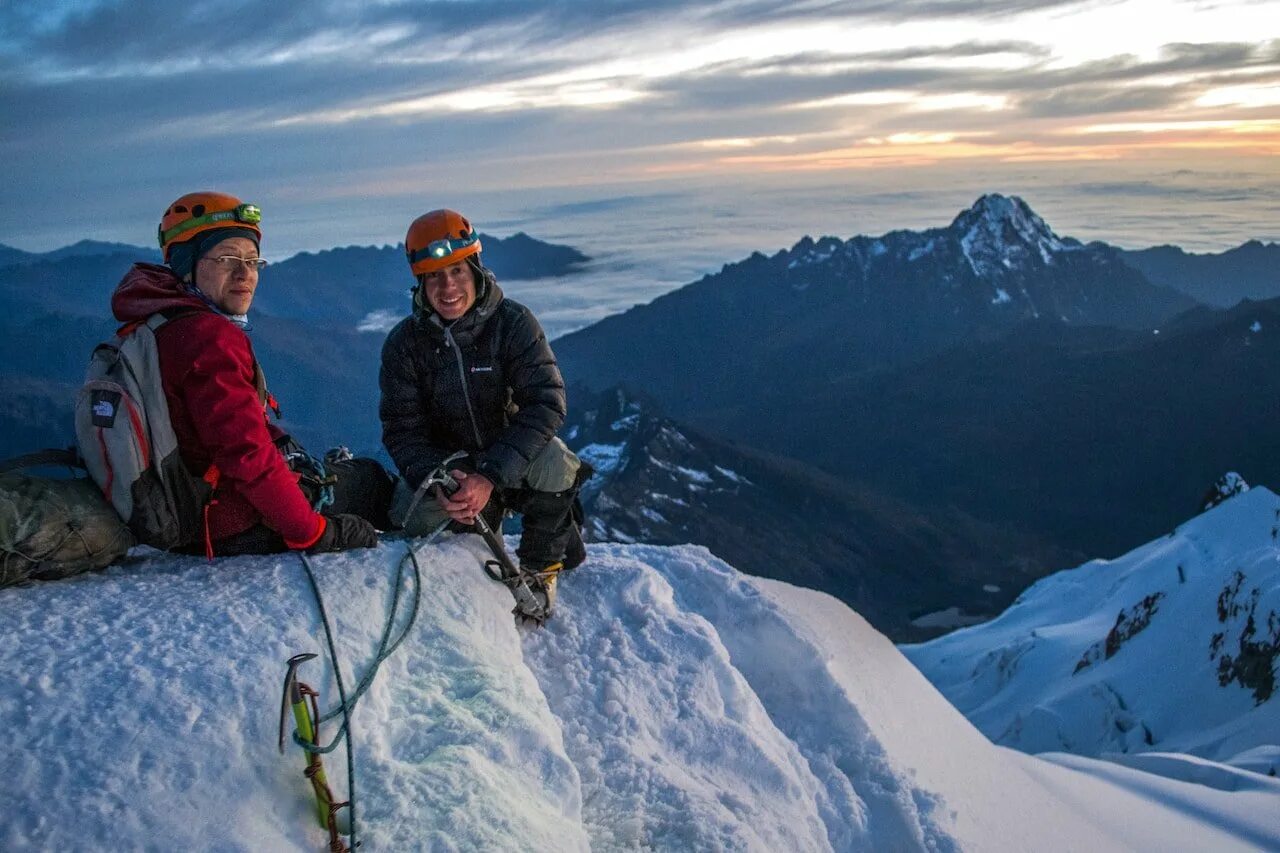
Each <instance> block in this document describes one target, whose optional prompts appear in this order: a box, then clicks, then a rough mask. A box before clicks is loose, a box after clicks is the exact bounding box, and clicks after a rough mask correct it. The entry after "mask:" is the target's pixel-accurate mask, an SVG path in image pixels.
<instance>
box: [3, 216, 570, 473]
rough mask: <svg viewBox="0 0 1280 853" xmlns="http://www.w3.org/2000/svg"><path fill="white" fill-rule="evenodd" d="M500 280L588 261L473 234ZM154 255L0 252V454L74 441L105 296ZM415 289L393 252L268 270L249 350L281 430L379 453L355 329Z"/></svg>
mask: <svg viewBox="0 0 1280 853" xmlns="http://www.w3.org/2000/svg"><path fill="white" fill-rule="evenodd" d="M481 239H482V240H483V243H484V259H485V263H486V264H488V265H489V266H490V267H491V268H493V269H494V271H495V273H497V274H498V275H499V277H500V279H504V280H506V279H510V280H518V279H522V278H533V277H541V276H545V275H571V274H573V273H574V272H575V271H577V270H578V269H579V268H580V267H581V265H582V264H583V263H585V262H586V260H587V258H586V256H585V255H583V254H582V253H580V252H578V251H577V250H576V249H573V248H571V247H568V246H558V245H554V244H551V243H545V242H542V241H539V240H535V239H533V238H531V237H529V236H527V235H525V234H516V235H513V236H511V237H507V238H505V239H503V238H497V237H492V236H488V235H482V237H481ZM139 260H145V261H151V262H158V261H159V254H158V253H157V252H155V251H154V250H149V249H143V248H139V247H134V246H127V245H124V244H119V243H101V242H95V241H89V240H83V241H81V242H79V243H76V244H75V245H73V246H67V247H65V248H63V249H59V250H57V251H54V252H48V253H42V254H36V253H30V252H21V251H19V250H16V249H10V248H9V247H4V246H0V365H3V366H2V367H0V382H2V383H3V385H0V388H3V389H4V391H5V393H6V396H7V399H8V404H7V405H6V406H5V409H4V411H2V412H0V455H4V456H9V455H14V454H17V453H22V452H26V451H28V450H32V449H35V448H36V447H43V446H50V445H54V446H57V445H62V446H65V445H66V444H67V443H69V442H70V441H71V440H72V437H71V415H70V412H71V406H72V402H73V399H74V391H75V389H77V388H78V387H79V384H80V382H81V380H82V379H83V377H84V368H85V365H86V363H87V362H88V358H89V353H90V352H91V351H92V349H93V347H94V346H95V345H96V344H97V343H98V342H99V341H101V340H103V339H104V338H106V337H108V336H110V335H111V334H112V332H113V331H114V329H115V326H116V324H115V322H114V320H113V319H112V318H111V316H110V296H111V292H112V290H113V289H114V288H115V286H116V284H117V283H118V282H119V281H120V278H121V277H122V276H123V275H124V273H125V272H127V271H128V269H129V267H130V266H131V265H132V264H133V263H134V262H135V261H139ZM412 284H413V279H412V277H411V276H410V274H409V271H408V267H407V265H406V263H405V260H404V250H403V248H402V247H397V246H385V247H382V248H376V247H349V248H343V249H331V250H329V251H325V252H320V253H317V254H310V253H303V254H300V255H296V256H294V257H292V258H290V259H288V260H285V261H282V262H280V263H278V264H273V265H272V266H271V267H270V268H269V278H268V280H267V281H266V282H264V284H263V286H262V288H261V289H260V290H259V291H258V295H257V298H256V299H255V301H254V309H253V320H252V323H253V332H252V337H253V341H254V348H255V350H256V351H257V353H258V357H259V360H260V361H261V362H262V364H263V367H264V370H265V371H266V374H267V378H268V381H269V382H270V384H271V388H272V391H273V392H274V393H275V394H276V396H277V397H278V398H279V399H280V400H281V402H282V405H283V408H284V412H285V416H286V425H287V426H288V427H289V428H290V429H291V430H292V431H294V432H295V433H296V434H297V435H298V436H299V438H301V439H302V440H303V441H304V442H306V443H307V444H309V445H310V446H314V447H318V448H320V449H323V448H325V447H328V446H330V445H332V444H335V443H339V442H341V443H345V444H348V445H350V446H351V447H352V448H353V449H357V450H360V451H363V452H368V453H376V452H380V450H381V429H380V427H379V425H378V419H377V405H378V362H379V358H380V353H381V348H382V337H383V335H382V333H381V332H375V333H368V332H360V331H359V330H358V324H359V323H360V322H361V321H362V320H363V319H364V318H365V317H366V316H368V315H369V314H370V313H376V312H378V311H383V312H385V313H386V314H387V315H388V316H395V317H401V316H404V315H405V314H407V313H408V312H409V307H410V306H409V300H408V291H409V287H410V286H411V285H412Z"/></svg>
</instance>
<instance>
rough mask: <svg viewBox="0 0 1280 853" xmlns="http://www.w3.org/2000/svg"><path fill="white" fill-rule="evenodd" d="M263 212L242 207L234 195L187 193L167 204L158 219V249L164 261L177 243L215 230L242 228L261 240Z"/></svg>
mask: <svg viewBox="0 0 1280 853" xmlns="http://www.w3.org/2000/svg"><path fill="white" fill-rule="evenodd" d="M261 221H262V211H261V210H259V209H258V206H257V205H254V204H245V203H244V202H242V201H240V199H238V198H236V197H235V196H233V195H227V194H226V193H214V192H195V193H187V194H186V195H184V196H183V197H182V198H180V199H178V200H177V201H175V202H174V203H173V204H171V205H169V207H168V209H167V210H165V212H164V216H162V217H161V218H160V228H159V229H158V230H159V238H160V248H161V249H162V250H163V251H164V259H165V262H166V263H168V261H169V254H170V250H171V249H172V248H173V246H174V245H175V244H177V243H185V242H186V241H188V240H190V239H191V238H192V237H194V236H195V235H197V234H200V233H202V232H205V231H213V230H214V229H217V228H244V229H246V230H248V231H252V232H253V233H254V234H256V235H258V239H259V240H261V239H262V229H261V228H259V227H258V223H259V222H261Z"/></svg>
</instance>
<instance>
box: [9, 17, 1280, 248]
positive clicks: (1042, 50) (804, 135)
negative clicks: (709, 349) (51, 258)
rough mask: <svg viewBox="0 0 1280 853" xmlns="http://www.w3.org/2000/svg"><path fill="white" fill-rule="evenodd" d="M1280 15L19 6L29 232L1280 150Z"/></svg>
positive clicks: (12, 43)
mask: <svg viewBox="0 0 1280 853" xmlns="http://www.w3.org/2000/svg"><path fill="white" fill-rule="evenodd" d="M1274 18H1275V15H1274V7H1273V6H1271V7H1269V6H1268V4H1266V3H1259V2H1249V0H1225V2H1222V3H1217V4H1214V5H1212V6H1205V5H1204V4H1200V3H1195V2H1170V0H1163V2H1157V0H1115V2H1077V0H1070V2H1068V1H1067V0H1043V1H1041V0H1003V2H996V3H992V2H987V0H983V1H982V2H978V0H955V2H953V0H907V2H901V0H896V2H888V0H883V2H882V0H873V1H872V2H854V3H850V2H834V0H832V1H831V2H824V1H823V0H810V2H785V3H784V2H774V0H737V1H736V2H735V0H723V2H711V3H693V4H690V3H685V2H674V1H673V0H655V2H637V0H620V2H609V3H595V2H560V3H552V4H548V3H542V2H537V3H535V2H522V0H494V2H468V1H467V0H434V1H433V0H427V1H426V2H411V1H410V0H382V2H376V3H370V2H356V0H322V1H321V2H315V3H308V4H303V5H298V4H294V5H290V4H278V3H270V2H267V0H238V2H228V3H221V4H214V5H208V4H204V5H199V4H196V5H185V6H184V5H182V4H172V3H161V2H155V0H123V2H69V3H61V4H54V5H37V4H6V5H5V6H4V7H3V9H0V113H2V114H3V115H4V116H5V117H6V118H5V122H4V125H3V128H4V129H3V132H2V133H0V157H3V158H4V160H5V162H6V163H8V164H9V167H10V172H11V175H12V177H11V178H10V179H8V180H6V181H5V185H4V188H3V190H0V193H3V200H4V203H3V205H0V209H2V212H0V241H6V240H7V241H10V242H18V243H22V242H24V241H25V242H27V243H28V244H33V245H34V244H48V243H50V242H55V243H56V242H57V240H56V238H55V236H54V235H56V234H57V233H59V232H61V231H67V232H68V233H67V235H66V236H67V239H66V240H64V241H63V242H70V241H71V240H72V239H76V238H78V237H79V236H84V235H85V234H88V233H93V234H95V236H103V237H108V236H110V237H115V238H119V239H129V238H130V237H131V235H135V234H146V233H149V231H150V229H151V228H153V227H154V226H153V224H152V220H154V218H155V215H156V213H157V211H158V210H159V209H160V208H162V207H163V205H164V204H165V203H166V202H167V201H168V200H170V198H171V197H173V196H176V195H178V194H180V193H181V192H184V191H187V190H189V189H192V188H195V187H201V186H203V187H224V188H227V189H230V190H232V191H237V192H241V193H244V194H248V195H252V196H253V197H254V198H255V199H260V200H263V201H264V202H270V204H271V205H272V206H273V207H274V208H276V209H277V210H288V211H290V213H289V214H288V216H289V217H290V219H291V227H293V228H294V229H295V230H297V231H299V232H301V231H304V230H305V229H306V228H307V227H308V221H309V217H313V219H311V220H310V221H312V222H314V224H315V226H316V228H317V229H318V233H316V234H315V237H314V240H313V241H312V242H311V245H313V246H322V245H332V244H335V243H342V242H351V240H344V239H343V234H341V233H332V232H330V231H326V230H325V229H330V228H332V227H333V224H334V223H341V222H344V221H345V222H347V223H348V224H354V223H356V222H359V223H361V224H360V225H359V227H356V228H354V232H355V233H356V235H357V236H360V237H365V236H367V235H371V233H372V232H376V230H377V229H376V227H375V226H373V225H372V224H371V223H372V222H373V219H372V217H390V218H392V220H393V221H400V219H399V218H403V217H407V216H410V215H411V212H412V211H414V210H415V209H416V208H418V207H421V206H422V204H423V203H424V202H423V201H422V200H423V199H426V198H429V199H431V200H432V201H431V202H428V203H431V204H433V205H434V204H435V203H450V201H451V200H455V201H453V202H452V203H458V202H457V201H456V200H457V199H462V200H467V199H469V198H472V197H476V196H477V194H483V193H499V192H502V191H504V190H506V191H524V192H529V191H531V190H548V189H551V188H566V187H577V188H579V189H580V190H581V191H582V194H584V195H590V193H589V190H590V187H592V186H597V185H598V186H601V187H604V186H606V185H625V184H627V183H635V184H639V183H641V182H653V181H668V182H675V183H676V184H677V185H678V184H679V182H681V181H684V180H687V179H688V178H689V177H690V176H696V177H698V178H699V179H719V180H722V181H725V182H732V183H736V184H742V183H744V182H751V181H755V180H758V179H759V178H760V176H761V175H763V174H781V175H786V174H797V173H813V172H819V173H821V172H842V171H845V172H847V171H848V170H852V169H875V168H882V169H883V168H892V169H909V168H921V167H934V166H937V165H938V164H944V165H945V164H953V168H954V169H956V170H961V169H972V168H973V167H974V164H982V166H983V167H984V168H989V167H992V166H993V165H998V164H1002V163H1003V164H1026V163H1045V164H1054V165H1055V167H1060V166H1061V165H1062V164H1072V163H1089V162H1099V161H1108V162H1111V161H1119V162H1134V163H1150V162H1151V161H1152V160H1159V161H1161V162H1163V163H1166V164H1168V166H1169V168H1186V169H1191V170H1195V169H1200V168H1211V167H1212V165H1213V164H1216V163H1219V162H1221V161H1222V160H1223V159H1224V158H1232V159H1239V158H1244V159H1247V160H1250V161H1260V162H1266V160H1267V159H1268V158H1274V157H1275V156H1276V155H1277V154H1280V32H1278V31H1280V25H1277V24H1276V22H1275V20H1274ZM335 208H337V209H342V210H345V211H347V213H346V214H345V215H337V216H335V215H333V212H334V210H335ZM397 217H399V218H397ZM134 221H137V222H139V223H143V224H142V225H141V226H140V227H138V228H137V230H136V231H135V230H127V229H129V228H132V227H133V226H132V224H131V223H133V222H134ZM405 221H407V219H405ZM104 222H106V223H110V225H109V226H108V227H107V229H106V230H104V229H103V227H102V226H103V223H104ZM320 232H323V233H320ZM398 236H399V235H398V234H396V233H394V231H393V233H389V234H387V235H386V238H385V240H382V241H379V242H387V241H394V240H395V239H397V238H398ZM133 239H134V240H135V241H137V237H136V236H135V237H133Z"/></svg>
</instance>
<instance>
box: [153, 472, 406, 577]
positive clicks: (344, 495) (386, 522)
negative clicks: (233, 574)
mask: <svg viewBox="0 0 1280 853" xmlns="http://www.w3.org/2000/svg"><path fill="white" fill-rule="evenodd" d="M325 470H326V471H327V472H328V473H329V474H332V475H334V476H335V477H337V482H335V483H334V484H333V503H331V504H329V505H328V506H326V507H324V508H323V511H324V513H325V514H327V515H339V514H343V513H349V514H351V515H358V516H360V517H361V518H363V519H364V520H365V521H368V522H369V523H370V524H372V525H373V526H374V527H376V528H378V529H379V530H390V529H391V527H392V524H391V518H390V517H389V515H388V512H389V511H390V508H391V496H392V494H393V493H394V492H395V484H396V479H395V478H394V477H392V476H391V475H390V474H388V473H387V472H386V469H384V468H383V467H382V466H381V465H380V464H378V462H377V460H374V459H369V458H366V457H361V456H358V457H356V458H354V459H347V460H344V461H342V462H326V463H325ZM299 485H300V486H301V487H302V491H303V493H305V494H306V496H307V499H308V500H310V501H312V502H313V503H314V502H315V499H316V496H317V494H318V492H317V489H316V486H315V485H314V484H312V483H309V482H308V481H307V480H306V479H305V478H304V479H303V480H302V482H301V483H299ZM178 550H179V551H181V552H183V553H187V554H203V553H204V545H203V543H196V544H194V545H190V546H187V547H184V548H180V549H178ZM287 550H289V546H288V545H286V544H285V543H284V538H283V537H282V536H281V535H280V534H279V533H277V532H276V531H274V530H272V529H271V528H270V527H267V526H266V525H265V524H255V525H254V526H253V527H250V528H249V529H248V530H245V531H244V532H242V533H237V534H235V535H233V536H227V537H224V538H222V539H216V540H214V543H213V554H214V556H215V557H233V556H235V555H237V554H278V553H280V552H282V551H287Z"/></svg>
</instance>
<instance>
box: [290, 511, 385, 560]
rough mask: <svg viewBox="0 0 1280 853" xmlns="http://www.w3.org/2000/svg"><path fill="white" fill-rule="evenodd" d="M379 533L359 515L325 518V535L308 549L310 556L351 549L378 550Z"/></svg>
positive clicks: (345, 514)
mask: <svg viewBox="0 0 1280 853" xmlns="http://www.w3.org/2000/svg"><path fill="white" fill-rule="evenodd" d="M377 546H378V531H377V530H375V529H374V527H373V525H372V524H370V523H369V522H367V521H365V520H364V519H363V518H361V517H360V516H358V515H351V514H349V513H342V514H340V515H326V516H325V517H324V533H321V534H320V538H319V539H317V540H316V541H315V544H314V545H312V546H311V547H310V548H308V549H307V553H308V554H320V553H322V552H324V551H346V550H347V549H349V548H376V547H377Z"/></svg>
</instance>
